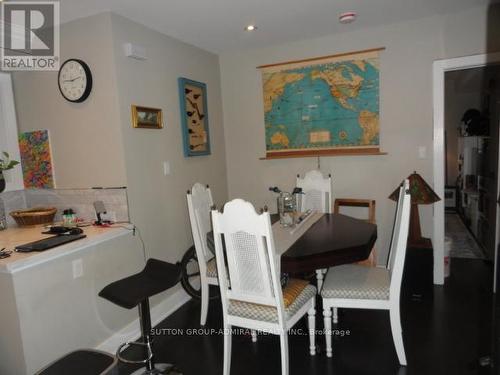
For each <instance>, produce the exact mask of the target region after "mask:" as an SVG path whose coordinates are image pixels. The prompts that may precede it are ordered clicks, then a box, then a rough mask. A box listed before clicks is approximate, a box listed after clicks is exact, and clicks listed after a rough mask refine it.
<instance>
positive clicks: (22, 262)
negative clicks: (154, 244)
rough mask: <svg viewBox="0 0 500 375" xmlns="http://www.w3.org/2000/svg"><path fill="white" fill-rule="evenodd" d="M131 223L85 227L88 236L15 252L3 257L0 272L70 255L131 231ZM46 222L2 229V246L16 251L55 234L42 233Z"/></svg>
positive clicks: (0, 236) (0, 234)
mask: <svg viewBox="0 0 500 375" xmlns="http://www.w3.org/2000/svg"><path fill="white" fill-rule="evenodd" d="M132 228H133V227H132V225H131V224H117V225H113V226H111V227H98V226H89V227H83V228H81V229H83V233H84V234H85V235H86V236H87V237H86V238H82V239H80V240H77V241H73V242H70V243H67V244H64V245H61V246H57V247H54V248H52V249H49V250H45V251H41V252H38V251H33V252H29V253H18V252H15V251H13V252H12V254H11V256H10V257H8V258H4V259H0V273H13V272H17V271H19V270H22V269H26V268H28V267H32V266H35V265H37V264H40V263H44V262H47V261H50V260H52V259H55V258H58V257H61V256H64V255H69V254H71V253H74V252H75V251H79V250H83V249H88V248H89V247H90V246H91V245H95V244H98V243H100V242H103V241H106V240H109V239H112V238H115V237H117V236H120V235H123V234H126V233H130V232H132ZM44 230H45V228H44V226H43V225H38V226H32V227H13V228H8V229H6V230H3V231H0V249H1V248H3V247H5V248H6V250H14V248H15V247H16V246H19V245H22V244H25V243H29V242H33V241H37V240H41V239H44V238H48V237H52V236H53V235H50V234H42V233H41V232H42V231H44Z"/></svg>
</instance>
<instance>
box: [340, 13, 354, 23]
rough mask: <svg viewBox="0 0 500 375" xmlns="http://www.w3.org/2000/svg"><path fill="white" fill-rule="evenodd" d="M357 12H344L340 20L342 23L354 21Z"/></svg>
mask: <svg viewBox="0 0 500 375" xmlns="http://www.w3.org/2000/svg"><path fill="white" fill-rule="evenodd" d="M357 16H358V15H357V13H356V12H344V13H340V15H339V22H340V23H342V24H347V23H352V22H354V21H355V20H356V18H357Z"/></svg>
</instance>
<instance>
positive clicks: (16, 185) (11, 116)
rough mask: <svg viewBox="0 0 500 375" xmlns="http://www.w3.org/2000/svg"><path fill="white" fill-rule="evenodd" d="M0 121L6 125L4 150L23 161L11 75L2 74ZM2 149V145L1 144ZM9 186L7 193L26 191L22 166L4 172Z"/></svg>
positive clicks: (0, 73) (0, 81)
mask: <svg viewBox="0 0 500 375" xmlns="http://www.w3.org/2000/svg"><path fill="white" fill-rule="evenodd" d="M0 121H1V122H2V123H3V125H4V129H3V132H2V134H5V138H6V139H5V140H4V143H3V147H4V148H5V150H4V149H1V150H0V152H1V151H7V152H8V153H9V154H10V157H11V158H12V159H14V160H18V161H20V160H21V155H20V152H19V140H18V137H19V136H18V130H17V119H16V107H15V103H14V91H13V89H12V78H11V74H10V73H6V72H0ZM0 148H2V144H0ZM4 176H5V181H6V183H7V186H6V188H5V191H10V190H22V189H24V183H23V174H22V170H21V165H18V166H17V167H16V168H14V169H13V170H9V171H6V172H4Z"/></svg>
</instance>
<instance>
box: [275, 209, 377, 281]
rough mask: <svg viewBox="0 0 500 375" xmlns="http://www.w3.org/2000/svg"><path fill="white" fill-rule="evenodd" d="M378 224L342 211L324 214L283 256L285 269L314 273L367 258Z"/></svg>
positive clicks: (286, 270)
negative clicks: (347, 214)
mask: <svg viewBox="0 0 500 375" xmlns="http://www.w3.org/2000/svg"><path fill="white" fill-rule="evenodd" d="M376 240H377V226H376V225H375V224H371V223H368V222H366V221H363V220H359V219H355V218H352V217H349V216H345V215H341V214H324V215H323V216H322V217H321V218H320V219H319V220H318V221H317V222H316V223H314V224H313V225H312V226H311V227H310V228H309V229H308V230H307V231H306V232H305V233H304V234H303V235H302V237H300V238H299V239H298V240H297V242H295V243H294V244H293V245H292V247H290V249H288V250H287V251H286V252H285V253H284V254H283V255H282V256H281V271H282V272H288V273H301V272H310V271H314V270H317V269H321V268H328V267H332V266H339V265H341V264H347V263H354V262H358V261H361V260H365V259H367V258H368V256H369V255H370V252H371V250H372V248H373V245H374V244H375V241H376Z"/></svg>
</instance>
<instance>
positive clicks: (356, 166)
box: [220, 8, 500, 263]
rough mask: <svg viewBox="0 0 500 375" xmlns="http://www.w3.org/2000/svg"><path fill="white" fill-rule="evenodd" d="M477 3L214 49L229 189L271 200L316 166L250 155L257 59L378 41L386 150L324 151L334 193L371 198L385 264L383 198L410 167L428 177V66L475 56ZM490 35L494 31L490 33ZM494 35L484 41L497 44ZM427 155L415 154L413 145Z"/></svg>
mask: <svg viewBox="0 0 500 375" xmlns="http://www.w3.org/2000/svg"><path fill="white" fill-rule="evenodd" d="M486 17H487V15H486V9H484V8H480V9H479V8H478V9H473V10H470V11H468V12H464V13H458V14H452V15H449V16H435V17H430V18H426V19H421V20H417V21H412V22H405V23H400V24H394V25H387V26H383V27H377V28H371V29H365V30H359V31H355V32H346V33H344V34H341V35H331V36H325V37H322V38H316V39H311V40H304V41H299V42H294V43H287V44H282V45H277V46H272V47H269V48H262V49H253V50H246V51H237V52H231V53H225V54H222V55H221V57H220V58H221V77H222V92H223V109H224V124H225V137H226V138H225V139H226V152H227V169H228V188H229V195H230V197H231V198H234V197H242V198H245V199H248V200H250V201H252V202H253V203H254V204H255V205H257V206H263V205H264V204H267V205H270V206H271V207H274V196H273V195H272V194H271V193H269V192H268V191H267V187H268V186H273V185H278V186H280V187H282V188H284V189H290V188H291V187H293V186H294V179H295V175H296V174H297V173H304V172H305V171H307V170H309V169H313V168H316V166H317V160H316V159H315V158H304V159H284V160H259V157H261V156H264V155H265V140H264V121H263V117H264V116H263V104H262V88H261V78H260V73H259V71H258V70H257V69H256V67H257V66H259V65H262V64H268V63H275V62H281V61H288V60H295V59H302V58H308V57H313V56H324V55H329V54H334V53H338V52H347V51H355V50H362V49H367V48H374V47H381V46H385V47H386V48H387V50H386V51H384V52H383V53H382V55H381V73H380V87H381V92H380V94H381V102H380V105H381V107H380V114H381V148H382V150H383V151H386V152H388V155H386V156H358V157H323V158H321V170H322V171H323V172H324V173H331V174H332V176H333V190H334V197H353V198H361V197H363V198H372V199H376V200H377V223H378V224H379V241H378V244H377V248H378V249H379V251H378V254H379V258H378V261H379V262H380V263H383V262H385V260H386V256H387V251H386V249H387V248H388V241H389V238H390V231H391V226H392V220H393V215H394V203H393V202H392V201H390V200H388V199H387V196H388V195H389V194H390V193H391V192H392V191H393V190H394V189H395V187H396V186H397V185H398V183H399V182H400V181H401V180H402V179H403V178H404V177H406V176H407V175H409V174H410V173H411V172H413V171H414V170H416V171H418V172H419V173H420V174H421V175H422V176H423V177H424V179H425V180H426V181H427V182H429V183H430V184H432V181H433V179H432V178H433V176H432V136H433V127H432V63H433V61H434V60H436V59H440V58H445V57H454V56H461V55H466V54H474V53H482V52H484V51H485V49H486V48H485V46H486V25H485V24H486ZM497 35H498V34H497ZM498 44H499V42H496V43H495V42H494V43H493V44H491V45H490V46H491V47H492V48H494V47H496V48H497V49H500V46H498ZM419 146H424V147H426V148H427V157H426V158H425V159H419V158H418V147H419ZM420 213H421V218H422V220H421V221H422V229H423V233H424V235H426V236H431V234H432V222H431V218H432V208H431V207H429V206H428V207H422V208H421V209H420Z"/></svg>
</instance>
